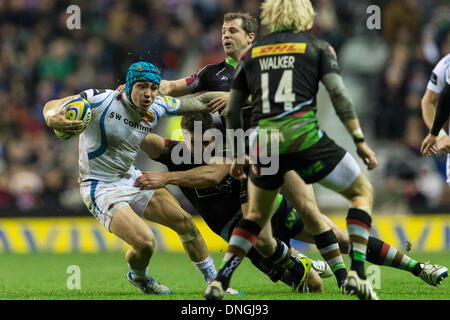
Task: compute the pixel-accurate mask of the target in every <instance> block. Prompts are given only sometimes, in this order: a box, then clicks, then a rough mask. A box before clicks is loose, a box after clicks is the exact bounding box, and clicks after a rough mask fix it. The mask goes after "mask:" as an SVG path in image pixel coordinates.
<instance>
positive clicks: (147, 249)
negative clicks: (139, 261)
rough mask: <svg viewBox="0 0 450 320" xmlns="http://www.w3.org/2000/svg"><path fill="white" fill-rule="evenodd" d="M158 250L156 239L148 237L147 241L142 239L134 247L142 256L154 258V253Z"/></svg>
mask: <svg viewBox="0 0 450 320" xmlns="http://www.w3.org/2000/svg"><path fill="white" fill-rule="evenodd" d="M155 248H156V239H155V237H153V236H152V237H147V238H145V239H140V240H139V241H137V242H136V243H135V244H134V245H133V249H134V250H135V251H136V252H137V253H138V254H139V255H140V256H146V257H147V256H148V257H150V256H152V255H153V252H154V251H155Z"/></svg>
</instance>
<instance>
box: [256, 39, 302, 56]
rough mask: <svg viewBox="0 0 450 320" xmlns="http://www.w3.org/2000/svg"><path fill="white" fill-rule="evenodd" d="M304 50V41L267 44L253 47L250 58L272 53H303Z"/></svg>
mask: <svg viewBox="0 0 450 320" xmlns="http://www.w3.org/2000/svg"><path fill="white" fill-rule="evenodd" d="M305 51H306V43H304V42H290V43H277V44H268V45H265V46H260V47H254V48H253V49H252V58H257V57H260V56H268V55H273V54H288V53H305Z"/></svg>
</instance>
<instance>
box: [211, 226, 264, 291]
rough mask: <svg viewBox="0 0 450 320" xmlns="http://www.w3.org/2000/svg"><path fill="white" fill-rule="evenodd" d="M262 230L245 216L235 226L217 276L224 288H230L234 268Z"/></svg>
mask: <svg viewBox="0 0 450 320" xmlns="http://www.w3.org/2000/svg"><path fill="white" fill-rule="evenodd" d="M260 231H261V227H260V226H259V225H258V224H257V223H256V222H253V221H251V220H247V219H244V218H242V219H241V220H239V222H238V223H237V224H236V226H235V227H234V229H233V232H232V233H231V237H230V241H229V242H228V248H227V252H226V253H225V256H224V258H223V261H222V264H221V266H220V270H219V272H218V274H217V277H216V280H218V281H220V282H221V283H222V288H223V289H224V290H226V289H227V288H228V286H229V284H230V279H231V275H232V274H233V272H234V270H235V269H236V268H237V267H238V265H239V264H240V263H241V262H242V260H243V259H244V258H245V256H246V255H247V253H248V251H249V250H250V249H251V248H252V247H253V245H254V244H255V241H256V237H257V236H258V234H259V232H260Z"/></svg>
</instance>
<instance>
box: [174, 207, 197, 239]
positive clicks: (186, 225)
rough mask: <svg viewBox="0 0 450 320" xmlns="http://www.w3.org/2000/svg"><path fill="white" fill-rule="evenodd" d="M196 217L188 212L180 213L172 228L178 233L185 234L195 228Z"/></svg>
mask: <svg viewBox="0 0 450 320" xmlns="http://www.w3.org/2000/svg"><path fill="white" fill-rule="evenodd" d="M194 226H195V224H194V219H193V218H192V216H191V215H190V214H188V213H184V212H182V213H180V214H179V215H177V217H176V218H175V219H174V220H173V223H172V226H171V229H173V230H174V231H175V232H176V233H178V234H184V233H187V232H189V231H191V230H192V229H193V228H194Z"/></svg>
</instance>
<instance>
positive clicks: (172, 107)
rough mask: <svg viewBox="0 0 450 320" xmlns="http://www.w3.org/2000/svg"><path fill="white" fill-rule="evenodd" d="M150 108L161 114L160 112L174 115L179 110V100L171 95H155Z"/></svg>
mask: <svg viewBox="0 0 450 320" xmlns="http://www.w3.org/2000/svg"><path fill="white" fill-rule="evenodd" d="M150 108H151V109H152V110H153V111H155V112H157V113H158V114H161V115H162V113H165V114H167V115H175V114H178V112H179V109H180V100H179V99H177V98H174V97H172V96H167V95H160V96H157V97H156V99H155V101H153V103H152V105H151V106H150Z"/></svg>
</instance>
